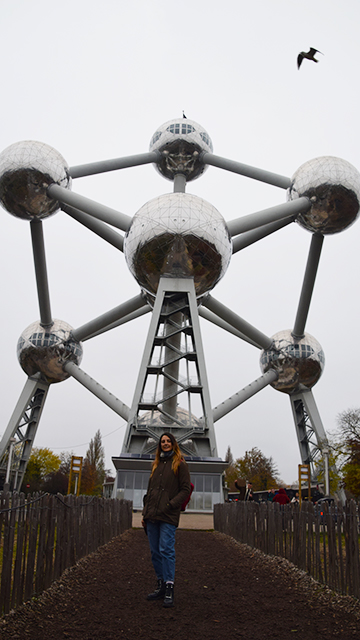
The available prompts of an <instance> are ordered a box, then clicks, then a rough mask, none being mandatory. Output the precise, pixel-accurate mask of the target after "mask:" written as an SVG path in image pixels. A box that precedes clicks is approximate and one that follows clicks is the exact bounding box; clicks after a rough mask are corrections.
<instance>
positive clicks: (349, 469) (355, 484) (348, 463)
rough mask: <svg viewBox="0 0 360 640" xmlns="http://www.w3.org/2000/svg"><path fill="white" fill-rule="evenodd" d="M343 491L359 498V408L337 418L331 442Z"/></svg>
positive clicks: (343, 413) (344, 412)
mask: <svg viewBox="0 0 360 640" xmlns="http://www.w3.org/2000/svg"><path fill="white" fill-rule="evenodd" d="M331 447H332V451H333V454H334V455H335V456H336V458H337V462H338V466H339V467H340V471H341V475H342V479H343V483H344V486H345V489H346V490H347V491H349V492H350V493H351V494H352V495H353V496H355V497H356V498H359V497H360V408H355V409H348V410H346V411H343V412H342V413H339V415H338V416H337V430H336V432H335V433H334V434H333V439H332V440H331Z"/></svg>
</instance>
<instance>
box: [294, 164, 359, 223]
mask: <svg viewBox="0 0 360 640" xmlns="http://www.w3.org/2000/svg"><path fill="white" fill-rule="evenodd" d="M301 196H306V197H307V198H309V199H310V201H311V208H310V209H309V210H308V211H306V212H305V213H300V214H299V215H298V217H297V222H299V223H300V224H301V225H302V226H303V227H305V229H308V230H309V231H311V232H319V233H322V234H330V233H338V232H339V231H342V230H343V229H346V228H347V227H348V226H349V225H351V224H352V223H353V222H354V221H355V220H356V218H357V216H358V213H359V206H360V173H359V172H358V170H357V169H355V167H353V165H352V164H350V162H347V161H346V160H342V159H341V158H334V157H333V156H324V157H322V158H314V159H313V160H309V161H308V162H305V164H303V165H301V167H300V168H299V169H298V170H297V171H296V172H295V173H294V175H293V177H292V179H291V187H290V188H289V189H288V192H287V199H288V200H295V199H296V198H300V197H301Z"/></svg>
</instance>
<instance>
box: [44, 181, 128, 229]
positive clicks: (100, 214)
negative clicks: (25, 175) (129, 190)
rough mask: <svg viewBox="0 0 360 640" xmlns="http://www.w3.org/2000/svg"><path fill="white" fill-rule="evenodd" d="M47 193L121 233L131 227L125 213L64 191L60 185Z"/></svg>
mask: <svg viewBox="0 0 360 640" xmlns="http://www.w3.org/2000/svg"><path fill="white" fill-rule="evenodd" d="M47 193H48V195H49V197H50V198H53V199H54V200H58V201H59V202H61V203H63V204H69V205H70V206H71V207H75V209H80V211H84V213H88V214H89V215H90V216H93V217H94V218H97V219H98V220H102V221H103V222H107V223H108V224H111V225H112V226H113V227H116V228H117V229H121V231H127V230H128V228H129V226H130V223H131V220H132V219H131V217H130V216H127V215H126V214H125V213H121V212H120V211H116V210H115V209H111V208H110V207H105V206H104V205H103V204H100V203H99V202H94V200H90V198H85V196H81V195H80V194H78V193H74V192H73V191H70V190H69V189H64V187H60V185H58V184H51V185H50V187H48V189H47Z"/></svg>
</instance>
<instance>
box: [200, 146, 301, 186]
mask: <svg viewBox="0 0 360 640" xmlns="http://www.w3.org/2000/svg"><path fill="white" fill-rule="evenodd" d="M201 160H202V161H203V163H204V164H210V165H212V166H213V167H218V168H219V169H225V171H231V172H232V173H239V174H240V175H242V176H246V177H247V178H253V179H254V180H259V181H260V182H266V183H267V184H272V185H274V186H275V187H280V188H281V189H288V188H289V187H290V184H291V181H290V178H287V177H285V176H281V175H279V174H277V173H272V172H270V171H265V170H263V169H258V168H257V167H251V166H250V165H247V164H242V163H241V162H235V161H234V160H228V159H227V158H222V157H220V156H215V155H214V154H213V153H203V154H202V156H201Z"/></svg>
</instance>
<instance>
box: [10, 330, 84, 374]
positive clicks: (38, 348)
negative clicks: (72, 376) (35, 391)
mask: <svg viewBox="0 0 360 640" xmlns="http://www.w3.org/2000/svg"><path fill="white" fill-rule="evenodd" d="M71 331H72V327H71V326H70V325H69V324H68V323H67V322H64V321H63V320H54V322H53V324H52V326H51V327H48V328H46V329H45V328H44V327H42V326H41V324H40V322H33V323H32V324H31V325H30V326H29V327H27V329H25V331H23V332H22V334H21V336H20V338H19V340H18V344H17V356H18V360H19V362H20V365H21V367H22V369H23V370H24V371H25V373H27V375H28V376H33V375H35V373H41V374H42V377H43V378H44V379H45V380H46V382H48V383H52V382H61V381H62V380H66V378H68V377H69V375H68V374H67V373H66V371H64V370H63V364H64V363H65V361H68V360H71V362H75V364H80V362H81V359H82V353H83V349H82V346H81V344H80V343H79V342H76V341H75V340H73V339H72V338H71Z"/></svg>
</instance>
